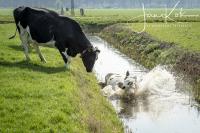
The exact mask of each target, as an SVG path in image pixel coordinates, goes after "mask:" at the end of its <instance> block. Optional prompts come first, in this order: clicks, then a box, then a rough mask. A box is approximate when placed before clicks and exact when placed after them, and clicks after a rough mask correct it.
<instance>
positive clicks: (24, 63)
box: [0, 61, 65, 74]
mask: <svg viewBox="0 0 200 133" xmlns="http://www.w3.org/2000/svg"><path fill="white" fill-rule="evenodd" d="M0 66H5V67H10V68H14V67H18V68H21V69H30V70H33V71H36V72H42V73H47V74H53V73H59V72H64V71H65V68H64V67H47V66H42V65H38V64H33V63H31V62H27V61H19V62H8V61H0Z"/></svg>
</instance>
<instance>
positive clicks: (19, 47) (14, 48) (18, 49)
mask: <svg viewBox="0 0 200 133" xmlns="http://www.w3.org/2000/svg"><path fill="white" fill-rule="evenodd" d="M8 47H9V48H12V49H13V50H16V51H24V50H23V47H22V46H19V45H9V46H8Z"/></svg>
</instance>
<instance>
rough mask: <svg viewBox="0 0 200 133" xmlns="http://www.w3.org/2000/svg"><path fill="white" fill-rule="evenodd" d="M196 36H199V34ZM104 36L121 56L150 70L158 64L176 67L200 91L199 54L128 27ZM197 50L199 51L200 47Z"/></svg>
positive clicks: (109, 30) (109, 29)
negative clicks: (122, 54)
mask: <svg viewBox="0 0 200 133" xmlns="http://www.w3.org/2000/svg"><path fill="white" fill-rule="evenodd" d="M196 32H197V34H198V31H196ZM100 35H101V37H103V38H104V39H106V40H107V41H108V42H110V43H111V44H112V45H113V46H114V47H116V48H117V49H119V50H120V51H121V52H123V53H125V54H126V55H128V56H129V57H131V58H133V59H135V60H136V61H137V62H139V63H141V64H143V65H144V66H146V67H148V68H153V67H155V66H156V65H158V64H170V65H173V66H174V68H175V69H176V70H177V71H179V72H181V73H184V74H187V75H188V76H190V77H191V78H192V79H193V81H194V83H195V84H196V83H197V84H198V85H197V88H198V90H200V84H199V79H200V53H199V51H196V52H195V51H193V50H192V49H184V48H183V47H182V46H181V45H178V44H176V43H174V42H171V43H170V42H165V41H161V40H159V39H157V38H156V37H154V36H151V35H149V34H148V33H146V32H143V33H137V32H135V31H133V29H132V28H130V27H129V25H128V26H127V24H115V25H112V26H109V27H107V28H105V29H104V30H103V31H102V32H101V34H100ZM173 35H175V34H173ZM173 35H172V36H173ZM195 47H198V48H199V45H195ZM188 48H189V47H188ZM198 96H199V95H198Z"/></svg>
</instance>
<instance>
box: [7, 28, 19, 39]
mask: <svg viewBox="0 0 200 133" xmlns="http://www.w3.org/2000/svg"><path fill="white" fill-rule="evenodd" d="M16 34H17V28H16V30H15V34H14V35H13V36H11V37H9V39H10V40H11V39H13V38H15V36H16Z"/></svg>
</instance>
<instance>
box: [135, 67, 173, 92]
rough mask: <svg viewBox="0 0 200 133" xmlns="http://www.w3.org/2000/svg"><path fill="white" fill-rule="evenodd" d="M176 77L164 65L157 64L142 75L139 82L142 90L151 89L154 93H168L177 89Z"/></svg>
mask: <svg viewBox="0 0 200 133" xmlns="http://www.w3.org/2000/svg"><path fill="white" fill-rule="evenodd" d="M175 86H176V80H175V77H174V76H173V75H172V74H171V73H170V72H168V71H167V70H166V69H165V68H164V67H162V66H157V67H155V68H154V69H153V70H151V71H150V72H149V73H147V74H146V75H144V76H143V77H142V81H141V82H139V90H140V91H146V90H148V91H150V92H152V93H160V94H168V93H171V92H172V91H174V90H175Z"/></svg>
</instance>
